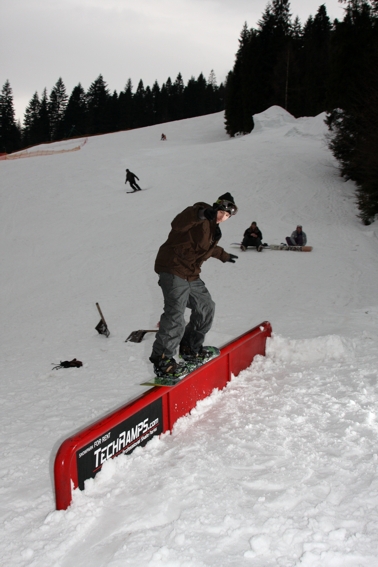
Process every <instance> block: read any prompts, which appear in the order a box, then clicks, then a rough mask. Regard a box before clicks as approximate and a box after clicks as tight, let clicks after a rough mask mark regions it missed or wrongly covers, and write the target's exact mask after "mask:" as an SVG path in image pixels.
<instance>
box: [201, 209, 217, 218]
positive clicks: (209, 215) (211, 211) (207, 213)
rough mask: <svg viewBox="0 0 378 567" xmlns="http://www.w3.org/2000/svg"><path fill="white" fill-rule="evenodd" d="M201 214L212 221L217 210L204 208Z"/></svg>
mask: <svg viewBox="0 0 378 567" xmlns="http://www.w3.org/2000/svg"><path fill="white" fill-rule="evenodd" d="M203 215H204V217H205V218H206V219H207V220H209V221H212V220H214V219H215V217H216V216H217V211H216V210H215V209H205V210H204V211H203Z"/></svg>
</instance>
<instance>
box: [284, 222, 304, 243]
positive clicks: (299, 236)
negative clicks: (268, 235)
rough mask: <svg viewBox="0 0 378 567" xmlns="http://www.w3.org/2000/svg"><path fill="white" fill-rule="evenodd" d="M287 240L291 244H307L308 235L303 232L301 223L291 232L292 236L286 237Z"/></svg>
mask: <svg viewBox="0 0 378 567" xmlns="http://www.w3.org/2000/svg"><path fill="white" fill-rule="evenodd" d="M286 242H287V244H288V245H289V246H306V243H307V236H306V233H305V232H303V230H302V225H301V224H299V225H298V226H297V228H296V230H294V231H293V232H292V233H291V236H287V237H286Z"/></svg>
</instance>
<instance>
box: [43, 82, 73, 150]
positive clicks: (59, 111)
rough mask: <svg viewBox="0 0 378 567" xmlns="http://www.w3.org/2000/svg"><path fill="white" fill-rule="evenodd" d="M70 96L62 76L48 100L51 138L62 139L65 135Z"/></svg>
mask: <svg viewBox="0 0 378 567" xmlns="http://www.w3.org/2000/svg"><path fill="white" fill-rule="evenodd" d="M67 101H68V96H67V93H66V87H65V85H64V83H63V80H62V78H61V77H59V79H58V80H57V82H56V84H55V86H54V87H53V88H52V90H51V93H50V98H49V102H48V111H49V118H50V138H51V140H60V139H62V137H63V136H64V132H63V119H64V114H65V111H66V107H67Z"/></svg>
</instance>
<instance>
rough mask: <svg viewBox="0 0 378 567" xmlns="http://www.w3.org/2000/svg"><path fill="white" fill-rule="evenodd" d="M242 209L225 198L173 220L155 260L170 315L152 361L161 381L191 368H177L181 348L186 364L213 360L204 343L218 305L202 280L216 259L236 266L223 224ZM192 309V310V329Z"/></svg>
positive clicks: (164, 317)
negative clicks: (222, 243)
mask: <svg viewBox="0 0 378 567" xmlns="http://www.w3.org/2000/svg"><path fill="white" fill-rule="evenodd" d="M237 210H238V209H237V206H236V205H235V202H234V199H233V197H232V195H231V194H230V193H225V194H224V195H221V196H220V197H219V199H218V200H217V201H216V202H215V203H214V204H213V205H212V206H211V205H208V204H207V203H204V202H199V203H195V204H194V205H193V206H191V207H187V208H186V209H184V210H183V211H182V212H181V213H179V214H178V215H177V216H176V217H175V218H174V219H173V221H172V224H171V226H172V230H171V232H170V233H169V235H168V239H167V240H166V242H164V244H162V246H160V248H159V251H158V254H157V256H156V260H155V272H156V273H157V274H158V275H159V285H160V287H161V289H162V292H163V296H164V312H163V314H162V315H161V318H160V325H159V329H158V331H157V333H156V339H155V341H154V343H153V346H152V354H151V356H150V361H151V362H152V363H153V365H154V371H155V374H156V375H157V376H171V375H176V374H177V373H179V372H180V371H181V369H184V368H185V362H184V363H181V364H180V363H177V362H176V360H175V358H174V356H175V354H176V351H177V348H178V347H179V352H180V356H181V358H182V359H183V360H184V361H185V360H187V361H193V360H196V361H198V362H200V361H201V360H205V359H206V358H207V352H206V347H204V346H203V342H204V340H205V335H206V333H207V332H208V331H209V330H210V328H211V325H212V322H213V318H214V310H215V303H214V301H213V300H212V298H211V296H210V293H209V292H208V290H207V289H206V286H205V284H204V282H203V281H202V280H201V278H200V272H201V265H202V264H203V262H205V260H207V259H208V258H210V257H213V258H217V259H218V260H221V261H222V262H232V263H235V259H236V258H237V256H235V255H234V254H229V253H228V252H226V251H225V250H224V249H223V248H221V247H220V246H218V242H219V240H220V238H221V236H222V233H221V230H220V228H219V224H220V223H222V222H225V221H226V220H227V219H228V218H230V216H232V215H235V214H236V212H237ZM186 307H189V308H190V309H191V311H192V312H191V316H190V320H189V323H188V324H187V325H185V319H184V313H185V309H186Z"/></svg>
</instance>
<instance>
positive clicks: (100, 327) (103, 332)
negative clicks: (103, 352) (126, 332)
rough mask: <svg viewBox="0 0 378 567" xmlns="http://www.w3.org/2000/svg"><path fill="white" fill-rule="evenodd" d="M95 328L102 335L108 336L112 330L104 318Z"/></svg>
mask: <svg viewBox="0 0 378 567" xmlns="http://www.w3.org/2000/svg"><path fill="white" fill-rule="evenodd" d="M95 329H96V331H97V332H98V333H100V335H105V336H106V337H108V336H109V335H110V331H109V329H108V327H107V325H105V323H104V321H103V320H102V319H100V322H99V324H98V325H96V327H95Z"/></svg>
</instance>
